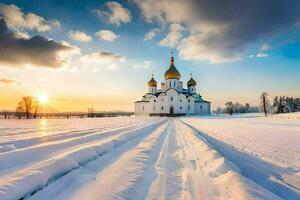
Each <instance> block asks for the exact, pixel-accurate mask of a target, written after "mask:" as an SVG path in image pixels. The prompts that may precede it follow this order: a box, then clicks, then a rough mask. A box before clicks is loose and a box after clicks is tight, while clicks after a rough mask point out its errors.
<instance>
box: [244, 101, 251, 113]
mask: <svg viewBox="0 0 300 200" xmlns="http://www.w3.org/2000/svg"><path fill="white" fill-rule="evenodd" d="M245 112H246V113H248V112H250V104H249V103H246V104H245Z"/></svg>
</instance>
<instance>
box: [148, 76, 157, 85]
mask: <svg viewBox="0 0 300 200" xmlns="http://www.w3.org/2000/svg"><path fill="white" fill-rule="evenodd" d="M148 86H155V87H156V86H157V82H156V80H155V79H154V78H153V77H152V78H151V80H150V81H149V82H148Z"/></svg>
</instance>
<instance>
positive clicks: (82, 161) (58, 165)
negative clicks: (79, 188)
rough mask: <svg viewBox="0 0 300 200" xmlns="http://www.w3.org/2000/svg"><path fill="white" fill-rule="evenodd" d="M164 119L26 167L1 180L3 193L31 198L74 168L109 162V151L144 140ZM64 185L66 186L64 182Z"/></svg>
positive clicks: (9, 197)
mask: <svg viewBox="0 0 300 200" xmlns="http://www.w3.org/2000/svg"><path fill="white" fill-rule="evenodd" d="M164 122H165V120H162V121H159V122H155V123H153V124H152V125H148V126H146V127H142V128H140V129H139V130H135V131H128V132H124V133H122V134H121V135H120V136H119V137H114V138H112V140H108V141H104V142H103V143H99V144H93V145H91V146H89V147H83V148H82V149H78V150H77V151H75V152H73V153H70V154H67V155H64V156H62V157H61V158H59V157H58V158H55V159H52V160H49V161H45V162H42V163H37V164H36V165H35V166H34V167H31V168H29V169H25V170H22V171H20V172H18V173H16V174H15V175H13V176H11V177H8V178H6V179H1V180H0V196H1V198H3V199H5V200H14V199H21V198H24V197H30V195H31V194H34V193H36V192H37V191H39V190H42V191H43V190H44V189H46V188H47V186H48V185H49V183H56V181H57V180H58V181H59V180H60V179H61V178H63V177H64V176H65V175H68V174H70V172H73V171H74V170H75V171H76V169H80V168H81V167H82V166H85V165H88V164H89V163H92V162H93V160H95V159H96V160H95V161H99V160H100V162H101V160H102V158H103V159H104V161H107V159H105V156H106V155H107V154H109V153H112V154H113V153H114V151H118V149H121V150H122V148H121V147H122V146H124V145H125V146H126V144H129V146H130V143H132V141H134V140H135V139H137V138H138V139H139V138H140V139H141V140H142V139H143V138H144V137H145V136H147V135H149V134H151V133H152V131H153V130H154V129H155V128H156V127H158V126H161V124H162V123H164ZM138 141H139V140H138ZM138 141H137V142H138ZM134 144H135V143H134ZM125 150H126V148H125ZM97 157H98V159H97ZM96 164H97V163H96ZM50 185H51V184H50ZM64 187H66V186H65V185H64ZM61 188H62V187H60V191H62V190H61ZM42 197H43V196H42ZM42 199H43V198H42ZM46 199H47V198H46ZM49 199H53V198H49ZM63 199H64V198H63ZM1 200H2V199H1Z"/></svg>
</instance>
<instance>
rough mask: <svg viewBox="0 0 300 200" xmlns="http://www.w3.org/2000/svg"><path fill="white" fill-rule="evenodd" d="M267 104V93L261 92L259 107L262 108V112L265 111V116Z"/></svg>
mask: <svg viewBox="0 0 300 200" xmlns="http://www.w3.org/2000/svg"><path fill="white" fill-rule="evenodd" d="M268 104H269V101H268V93H266V92H263V93H262V94H261V95H260V107H261V109H262V110H263V112H264V113H265V116H267V113H268V110H267V109H268Z"/></svg>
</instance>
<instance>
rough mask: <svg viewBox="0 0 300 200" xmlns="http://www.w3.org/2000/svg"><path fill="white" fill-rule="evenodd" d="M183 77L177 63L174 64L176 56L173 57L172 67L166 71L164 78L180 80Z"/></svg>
mask: <svg viewBox="0 0 300 200" xmlns="http://www.w3.org/2000/svg"><path fill="white" fill-rule="evenodd" d="M180 77H181V75H180V73H179V71H178V70H177V69H176V67H175V65H174V57H173V56H172V57H171V60H170V67H169V69H168V70H167V71H166V72H165V75H164V78H165V80H167V79H177V80H179V79H180Z"/></svg>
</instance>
